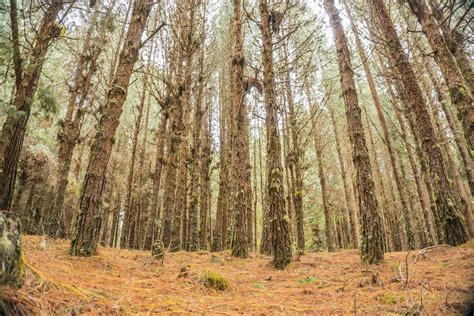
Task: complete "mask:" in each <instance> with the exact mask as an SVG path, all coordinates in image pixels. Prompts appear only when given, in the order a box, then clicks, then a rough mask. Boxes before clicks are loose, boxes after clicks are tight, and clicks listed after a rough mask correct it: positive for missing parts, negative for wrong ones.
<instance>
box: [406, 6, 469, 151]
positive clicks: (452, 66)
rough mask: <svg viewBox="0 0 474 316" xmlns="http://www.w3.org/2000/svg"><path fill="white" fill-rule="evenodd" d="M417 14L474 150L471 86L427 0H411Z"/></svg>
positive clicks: (412, 7) (412, 8)
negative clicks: (468, 84) (465, 78)
mask: <svg viewBox="0 0 474 316" xmlns="http://www.w3.org/2000/svg"><path fill="white" fill-rule="evenodd" d="M407 2H408V4H409V6H410V8H411V10H412V12H413V14H415V15H416V17H417V19H418V22H420V24H421V28H422V30H423V33H425V35H426V38H427V39H428V42H429V43H430V45H431V48H432V49H433V54H434V58H435V60H436V62H437V63H438V65H439V67H440V69H441V72H442V73H443V77H444V79H445V80H446V85H447V86H448V89H449V93H450V95H451V102H452V103H453V105H454V106H455V107H456V109H457V111H458V118H459V120H460V121H461V123H462V126H463V130H464V136H465V137H466V140H467V143H468V145H469V148H470V150H471V151H474V103H473V97H472V95H471V93H470V88H469V87H468V86H467V84H466V81H465V80H464V77H463V75H462V73H461V70H460V69H459V67H458V65H457V63H456V59H455V58H454V57H453V55H452V54H451V52H450V50H449V48H448V45H447V44H446V41H445V39H444V37H443V34H442V32H441V30H440V28H439V27H438V23H437V21H436V18H435V17H434V16H433V14H432V13H431V12H430V8H429V7H428V6H427V5H426V3H425V0H421V1H420V0H407Z"/></svg>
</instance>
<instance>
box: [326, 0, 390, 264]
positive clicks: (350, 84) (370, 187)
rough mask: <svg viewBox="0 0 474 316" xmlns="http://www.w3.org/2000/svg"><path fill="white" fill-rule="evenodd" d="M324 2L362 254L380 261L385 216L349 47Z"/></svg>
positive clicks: (331, 3) (334, 11)
mask: <svg viewBox="0 0 474 316" xmlns="http://www.w3.org/2000/svg"><path fill="white" fill-rule="evenodd" d="M324 6H325V9H326V12H327V14H328V15H329V19H330V24H331V28H332V30H333V34H334V37H335V38H336V53H337V59H338V63H339V73H340V75H341V86H342V95H343V97H344V103H345V105H346V108H347V111H346V116H347V123H348V130H349V136H350V140H351V143H352V147H353V161H354V167H355V170H356V179H357V182H356V183H357V190H358V192H359V209H360V210H361V224H362V243H361V257H362V260H363V261H364V262H367V263H369V264H373V263H380V262H382V261H383V259H384V244H385V236H384V235H383V231H382V218H381V216H380V213H379V210H378V206H377V200H376V199H375V196H374V192H375V191H374V181H373V179H372V169H371V165H370V159H369V152H368V149H367V145H366V142H365V135H364V126H363V124H362V117H361V110H360V107H359V104H358V100H357V93H356V87H355V81H354V73H353V70H352V66H351V60H350V52H349V47H348V44H347V38H346V35H345V34H344V30H343V27H342V23H341V18H340V17H339V13H338V11H337V8H336V6H335V5H334V1H333V0H325V1H324Z"/></svg>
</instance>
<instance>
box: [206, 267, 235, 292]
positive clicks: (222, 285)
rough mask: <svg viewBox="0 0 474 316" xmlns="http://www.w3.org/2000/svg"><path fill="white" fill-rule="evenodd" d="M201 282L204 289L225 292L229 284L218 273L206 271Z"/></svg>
mask: <svg viewBox="0 0 474 316" xmlns="http://www.w3.org/2000/svg"><path fill="white" fill-rule="evenodd" d="M202 281H203V283H204V285H205V286H206V287H208V288H211V289H214V290H217V291H225V290H227V289H228V288H229V282H228V281H227V280H226V279H225V278H224V277H223V276H222V275H221V274H220V273H219V272H215V271H206V272H205V273H204V275H203V277H202Z"/></svg>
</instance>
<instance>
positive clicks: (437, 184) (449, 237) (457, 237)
mask: <svg viewBox="0 0 474 316" xmlns="http://www.w3.org/2000/svg"><path fill="white" fill-rule="evenodd" d="M371 3H372V5H373V6H374V10H373V11H374V13H375V14H376V19H377V20H378V22H379V25H380V27H381V29H382V32H383V34H384V36H385V38H387V39H390V40H389V41H388V42H387V49H388V52H389V54H390V57H391V60H392V61H393V64H394V65H395V68H396V69H397V71H398V74H399V75H400V78H401V79H402V83H403V88H404V90H405V93H406V95H407V101H408V104H409V105H410V107H411V108H412V109H413V113H414V116H415V119H416V127H417V128H416V130H417V133H418V138H419V139H420V140H422V142H421V146H422V148H423V151H424V152H425V153H426V156H427V158H428V159H427V160H428V161H427V163H428V165H429V171H430V177H431V179H433V182H434V186H433V187H434V194H435V200H436V206H437V211H438V218H439V219H440V221H441V224H442V227H439V229H440V230H441V236H442V238H441V240H442V241H443V242H446V243H448V244H450V245H458V244H461V243H464V242H466V241H467V239H468V236H467V231H466V225H465V223H464V219H463V216H462V214H461V212H460V208H459V205H460V201H459V196H458V194H457V193H456V192H455V191H454V190H453V188H452V185H451V182H450V179H449V176H448V173H447V170H446V167H445V163H444V159H443V156H442V155H441V150H440V148H439V147H438V146H436V141H435V140H436V138H435V133H434V130H433V126H432V124H431V121H430V117H429V113H428V110H427V106H426V104H425V101H424V100H423V96H422V94H421V90H420V87H419V85H418V82H417V81H416V77H415V74H414V72H413V69H412V66H411V65H410V63H409V61H408V57H407V56H406V54H405V52H404V50H403V48H402V45H401V43H400V40H399V38H398V35H397V32H396V30H395V27H394V25H393V23H392V21H391V19H390V16H389V15H388V12H387V9H386V7H385V4H384V2H383V0H371Z"/></svg>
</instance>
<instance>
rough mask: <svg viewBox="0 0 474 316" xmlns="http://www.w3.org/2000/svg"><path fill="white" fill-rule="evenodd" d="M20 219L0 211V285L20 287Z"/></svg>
mask: <svg viewBox="0 0 474 316" xmlns="http://www.w3.org/2000/svg"><path fill="white" fill-rule="evenodd" d="M20 236H21V234H20V221H19V219H18V218H16V216H14V215H12V214H9V213H5V212H1V211H0V286H2V285H6V286H10V287H14V288H19V287H21V285H22V283H23V279H24V276H25V264H24V259H23V254H22V252H21V238H20Z"/></svg>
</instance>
